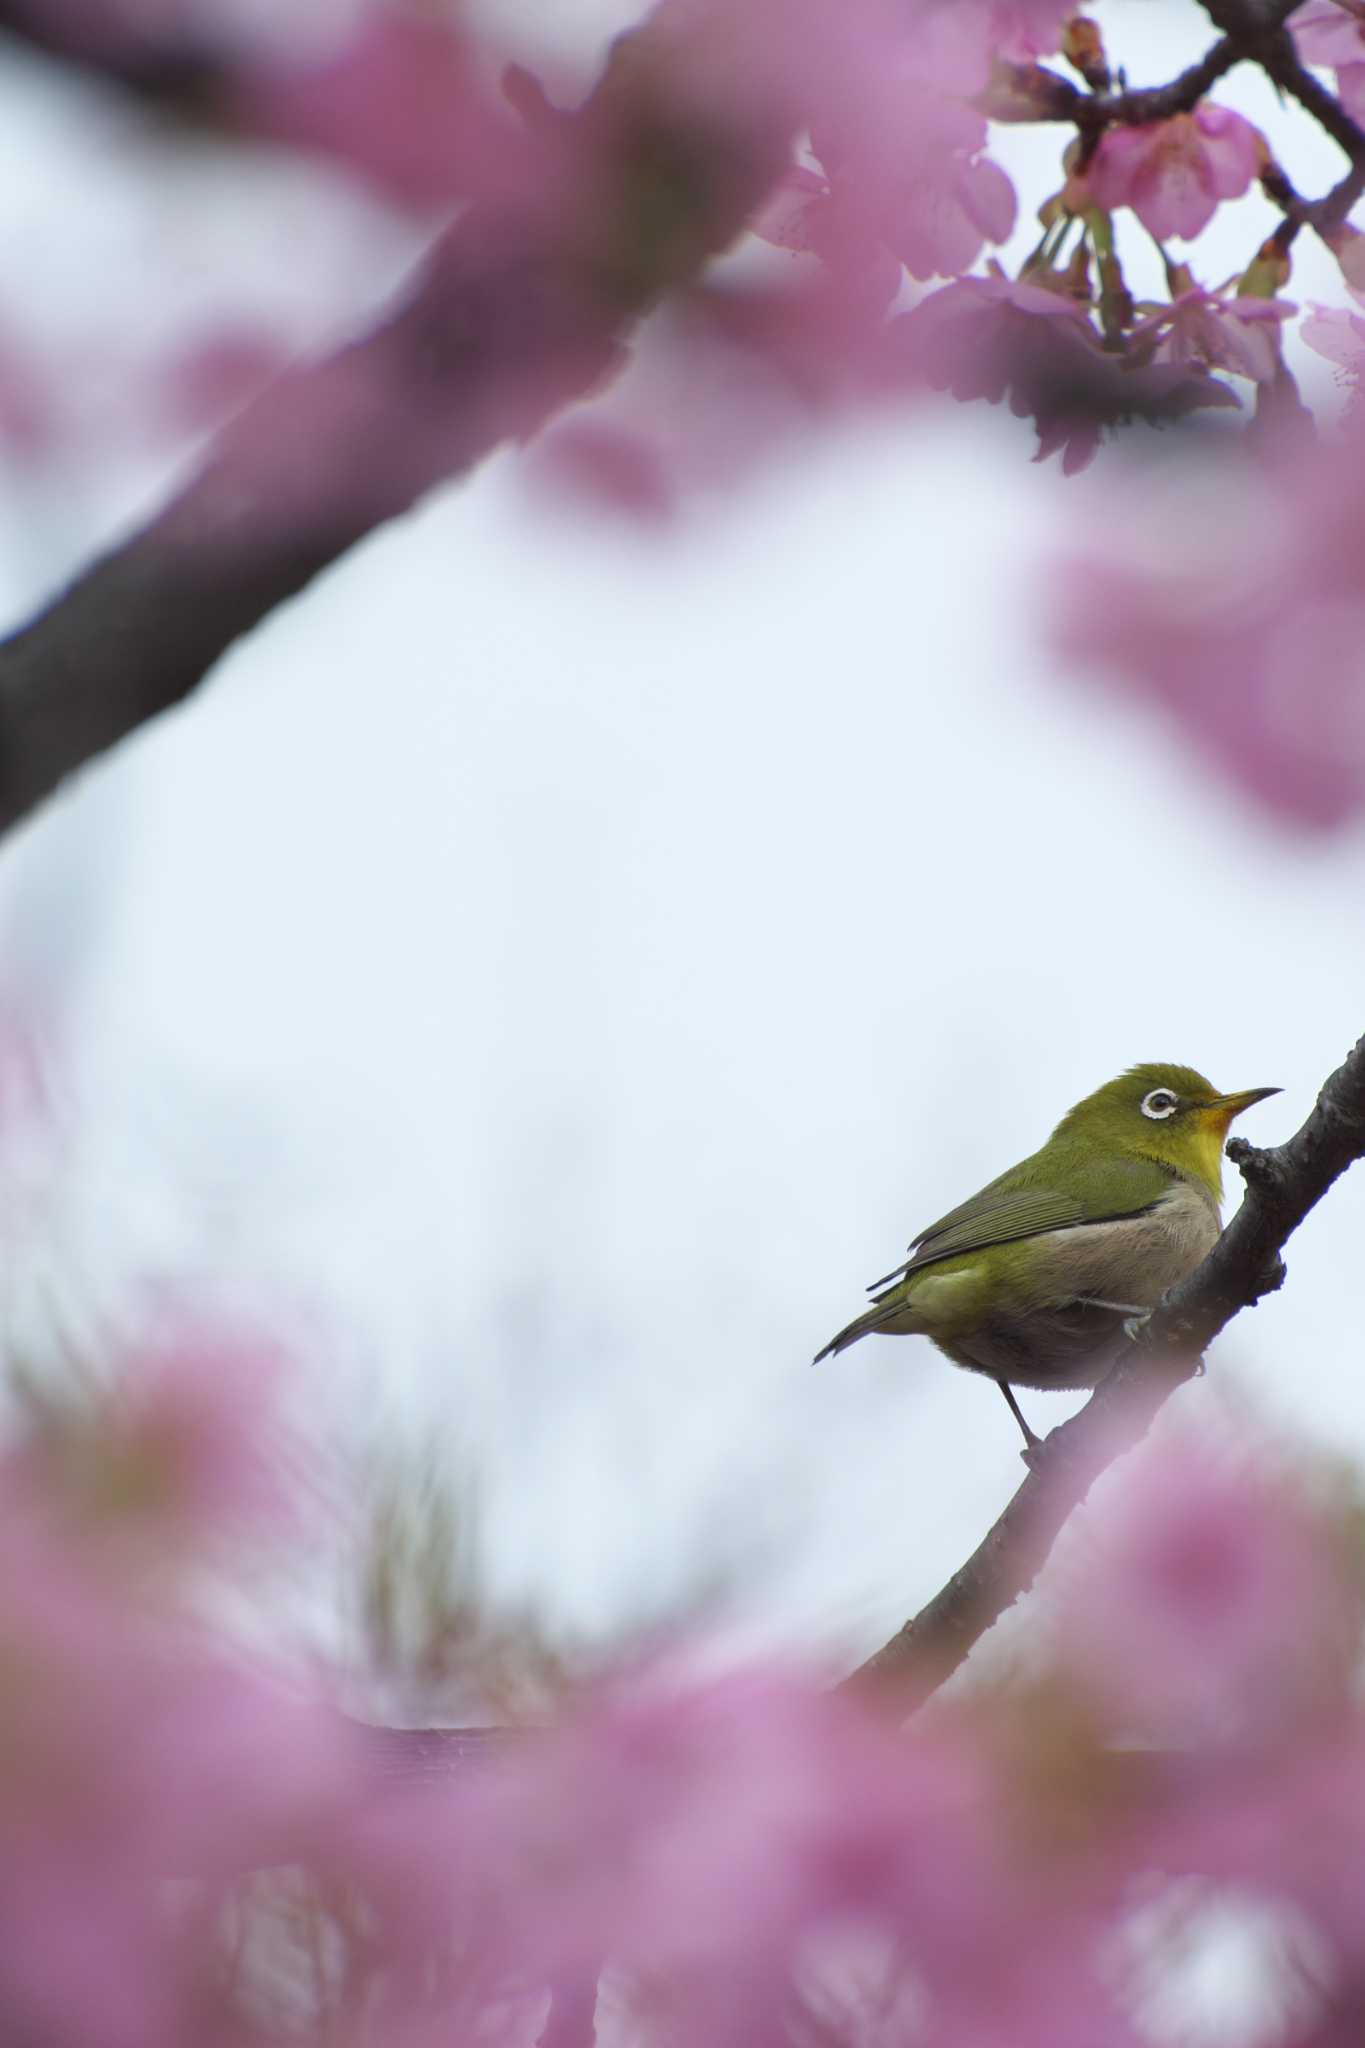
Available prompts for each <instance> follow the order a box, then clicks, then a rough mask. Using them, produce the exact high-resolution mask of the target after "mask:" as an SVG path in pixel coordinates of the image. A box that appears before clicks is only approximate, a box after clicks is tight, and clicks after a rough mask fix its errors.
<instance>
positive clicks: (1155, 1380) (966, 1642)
mask: <svg viewBox="0 0 1365 2048" xmlns="http://www.w3.org/2000/svg"><path fill="white" fill-rule="evenodd" d="M1228 1156H1229V1157H1230V1158H1231V1159H1233V1160H1234V1161H1235V1162H1236V1164H1237V1166H1238V1168H1239V1169H1240V1171H1241V1173H1242V1175H1243V1177H1244V1179H1245V1181H1246V1196H1245V1199H1244V1200H1243V1202H1242V1206H1241V1208H1240V1209H1239V1210H1238V1211H1237V1214H1236V1215H1235V1216H1234V1217H1233V1219H1232V1221H1231V1223H1230V1224H1229V1225H1228V1227H1227V1229H1226V1230H1225V1231H1224V1232H1223V1235H1222V1236H1221V1237H1220V1238H1219V1240H1218V1242H1217V1244H1216V1245H1215V1246H1214V1248H1213V1250H1212V1251H1211V1252H1210V1253H1209V1255H1208V1257H1207V1258H1206V1259H1205V1260H1204V1262H1203V1264H1202V1265H1201V1266H1199V1267H1198V1268H1197V1270H1196V1271H1195V1272H1193V1273H1192V1274H1190V1275H1189V1276H1188V1278H1187V1279H1185V1280H1182V1281H1181V1283H1180V1285H1179V1286H1178V1287H1173V1288H1172V1289H1171V1291H1170V1293H1169V1294H1167V1295H1166V1297H1165V1298H1164V1300H1163V1301H1162V1302H1161V1303H1160V1304H1159V1305H1158V1307H1157V1308H1156V1309H1155V1310H1154V1311H1153V1313H1152V1315H1151V1316H1150V1317H1149V1319H1148V1320H1147V1322H1146V1323H1145V1324H1144V1325H1143V1327H1142V1330H1141V1332H1140V1334H1139V1335H1138V1337H1137V1339H1136V1341H1135V1342H1132V1343H1126V1344H1125V1345H1124V1347H1123V1350H1122V1352H1121V1353H1120V1354H1119V1357H1118V1359H1117V1362H1116V1364H1115V1365H1114V1368H1113V1370H1112V1371H1111V1372H1110V1373H1109V1375H1108V1377H1107V1378H1106V1379H1105V1380H1104V1381H1103V1382H1102V1383H1101V1385H1100V1386H1099V1387H1098V1388H1097V1389H1096V1391H1095V1392H1094V1394H1092V1396H1091V1397H1090V1400H1089V1401H1088V1402H1087V1403H1086V1405H1085V1407H1084V1408H1083V1409H1082V1410H1081V1412H1080V1414H1079V1415H1075V1416H1073V1417H1072V1418H1071V1420H1070V1421H1069V1422H1064V1423H1063V1424H1062V1425H1061V1426H1060V1428H1058V1429H1054V1430H1053V1432H1052V1434H1051V1435H1050V1436H1049V1437H1048V1438H1047V1439H1046V1444H1045V1448H1044V1450H1043V1453H1042V1455H1041V1457H1040V1459H1039V1464H1038V1469H1037V1470H1036V1471H1034V1472H1031V1473H1030V1475H1029V1477H1028V1478H1027V1479H1026V1480H1025V1481H1024V1483H1023V1485H1022V1486H1021V1487H1020V1488H1019V1491H1018V1492H1017V1493H1016V1494H1015V1496H1014V1498H1013V1500H1012V1501H1011V1502H1010V1503H1009V1506H1008V1507H1007V1508H1006V1509H1005V1511H1004V1513H1003V1514H1002V1515H1001V1516H1000V1519H999V1520H998V1521H997V1522H996V1524H995V1526H994V1528H993V1529H992V1530H991V1531H990V1533H989V1535H988V1536H987V1537H986V1538H985V1541H984V1542H983V1543H982V1544H981V1545H980V1546H979V1547H978V1549H977V1550H976V1551H974V1552H973V1554H972V1556H971V1557H969V1558H968V1560H967V1562H966V1563H965V1564H964V1565H963V1566H962V1567H961V1569H960V1570H958V1571H957V1572H955V1573H954V1574H953V1576H952V1578H951V1579H950V1580H949V1581H948V1583H947V1585H946V1586H944V1587H943V1589H942V1591H941V1592H939V1593H936V1594H935V1596H934V1598H933V1599H932V1600H931V1601H930V1602H929V1603H928V1605H927V1606H926V1607H924V1608H922V1609H921V1611H920V1612H919V1613H918V1614H917V1615H915V1616H914V1618H913V1619H912V1620H910V1621H907V1622H906V1624H905V1626H904V1627H903V1628H901V1629H899V1630H898V1631H897V1633H896V1634H895V1635H894V1636H893V1637H892V1638H891V1640H890V1642H889V1643H887V1644H886V1645H885V1646H884V1647H883V1648H882V1649H880V1650H878V1651H877V1652H876V1654H875V1655H874V1656H872V1657H870V1658H869V1659H868V1660H867V1662H866V1663H865V1664H863V1665H861V1666H860V1667H859V1669H858V1670H857V1671H855V1672H854V1673H853V1674H852V1676H851V1677H850V1678H848V1679H846V1680H845V1681H844V1683H845V1685H847V1686H849V1687H850V1688H853V1689H856V1690H858V1691H861V1692H865V1693H867V1694H868V1695H870V1696H872V1697H874V1698H884V1699H885V1700H886V1702H887V1703H888V1704H889V1705H891V1706H893V1707H894V1708H895V1710H896V1711H897V1712H898V1713H901V1714H910V1713H913V1712H914V1710H915V1709H916V1708H917V1707H919V1706H922V1705H923V1703H924V1701H925V1700H926V1699H928V1697H929V1696H930V1694H931V1693H933V1692H934V1691H935V1690H936V1689H937V1688H938V1687H939V1686H940V1685H942V1684H943V1682H944V1680H945V1679H947V1678H949V1677H950V1676H951V1675H952V1673H953V1672H954V1671H956V1670H957V1668H958V1666H959V1665H960V1664H961V1663H962V1662H963V1660H964V1659H965V1658H966V1656H967V1654H968V1652H969V1651H970V1650H971V1649H972V1647H973V1646H974V1644H976V1643H977V1642H979V1641H980V1639H981V1637H982V1636H983V1635H984V1634H985V1633H986V1631H987V1629H988V1628H990V1627H991V1625H992V1623H993V1622H995V1621H997V1620H998V1619H999V1617H1000V1616H1001V1615H1002V1614H1003V1613H1004V1611H1005V1609H1006V1608H1007V1607H1010V1606H1011V1605H1012V1604H1013V1603H1014V1601H1015V1600H1017V1599H1018V1598H1019V1596H1020V1594H1021V1593H1025V1592H1027V1590H1028V1588H1029V1587H1030V1586H1031V1585H1032V1584H1033V1581H1034V1579H1035V1578H1036V1577H1037V1575H1038V1572H1039V1571H1040V1570H1041V1568H1042V1566H1043V1564H1044V1563H1045V1562H1046V1560H1047V1557H1048V1554H1049V1552H1050V1551H1051V1549H1052V1546H1053V1544H1054V1543H1055V1542H1056V1540H1057V1537H1058V1535H1059V1534H1060V1532H1061V1530H1062V1528H1063V1526H1064V1524H1065V1523H1066V1521H1067V1519H1068V1518H1069V1516H1070V1515H1071V1514H1072V1512H1073V1511H1074V1510H1075V1509H1076V1508H1078V1507H1079V1506H1080V1505H1081V1503H1082V1502H1083V1501H1084V1500H1085V1498H1086V1495H1087V1494H1088V1493H1089V1491H1090V1488H1091V1487H1092V1486H1093V1485H1094V1483H1095V1481H1096V1480H1097V1479H1098V1478H1099V1476H1100V1474H1101V1473H1102V1472H1104V1471H1105V1470H1106V1469H1107V1467H1108V1466H1110V1465H1111V1464H1112V1463H1113V1462H1114V1460H1115V1459H1116V1458H1118V1457H1120V1456H1122V1454H1123V1453H1124V1452H1125V1451H1128V1450H1130V1449H1131V1448H1132V1447H1133V1446H1134V1445H1135V1444H1136V1443H1138V1442H1139V1441H1140V1439H1141V1438H1142V1437H1143V1436H1144V1435H1145V1434H1146V1432H1147V1430H1148V1429H1149V1428H1150V1426H1151V1424H1152V1421H1153V1420H1154V1418H1155V1416H1156V1415H1157V1413H1158V1411H1159V1410H1160V1408H1161V1407H1162V1406H1163V1404H1164V1403H1165V1402H1166V1400H1167V1399H1168V1398H1169V1396H1170V1395H1171V1394H1173V1393H1174V1392H1175V1389H1176V1388H1177V1387H1178V1386H1180V1385H1181V1384H1182V1383H1183V1382H1184V1381H1185V1380H1188V1379H1192V1378H1193V1377H1194V1376H1195V1375H1196V1374H1197V1373H1198V1371H1199V1370H1200V1364H1201V1360H1202V1357H1203V1354H1204V1352H1205V1351H1206V1350H1207V1349H1208V1346H1209V1345H1210V1344H1211V1343H1212V1342H1213V1340H1214V1338H1215V1337H1216V1336H1217V1335H1218V1333H1219V1332H1220V1330H1222V1329H1223V1328H1224V1327H1225V1326H1226V1325H1227V1324H1228V1323H1229V1322H1230V1321H1231V1320H1232V1318H1233V1316H1235V1315H1236V1314H1237V1313H1238V1311H1239V1310H1240V1309H1243V1308H1250V1307H1251V1306H1252V1305H1253V1304H1254V1303H1255V1302H1257V1301H1259V1300H1260V1298H1261V1297H1262V1295H1264V1294H1267V1293H1270V1292H1272V1291H1273V1290H1274V1289H1275V1288H1277V1287H1278V1286H1279V1285H1280V1283H1281V1281H1282V1280H1283V1277H1284V1268H1283V1266H1282V1264H1281V1262H1280V1252H1281V1250H1282V1249H1283V1247H1284V1245H1285V1244H1286V1242H1287V1241H1288V1239H1289V1238H1290V1236H1291V1235H1292V1234H1293V1232H1294V1231H1295V1230H1297V1228H1298V1226H1299V1225H1300V1223H1302V1221H1303V1219H1304V1217H1305V1216H1306V1215H1307V1214H1308V1212H1309V1210H1310V1209H1311V1208H1313V1206H1314V1205H1315V1204H1316V1203H1317V1202H1319V1201H1321V1199H1322V1197H1323V1196H1324V1195H1325V1194H1326V1192H1327V1190H1328V1188H1330V1187H1331V1185H1332V1183H1333V1181H1335V1180H1336V1179H1337V1178H1338V1177H1339V1175H1341V1174H1342V1173H1344V1172H1345V1171H1346V1168H1347V1167H1348V1166H1350V1165H1351V1164H1352V1162H1353V1161H1354V1160H1356V1159H1360V1158H1362V1157H1365V1038H1362V1039H1361V1040H1360V1041H1359V1042H1358V1043H1357V1045H1356V1046H1355V1047H1354V1049H1353V1050H1352V1052H1351V1053H1350V1055H1349V1057H1348V1058H1347V1059H1346V1060H1345V1061H1344V1062H1343V1064H1342V1065H1341V1066H1340V1067H1338V1069H1337V1071H1336V1072H1335V1073H1334V1074H1333V1075H1332V1076H1331V1077H1330V1079H1329V1080H1327V1081H1326V1082H1325V1083H1324V1084H1323V1087H1322V1091H1321V1093H1320V1094H1319V1096H1318V1099H1317V1103H1316V1104H1315V1106H1314V1108H1313V1112H1312V1114H1311V1115H1310V1116H1309V1118H1308V1121H1307V1122H1306V1123H1305V1124H1304V1125H1303V1128H1302V1129H1301V1130H1299V1131H1298V1132H1296V1134H1295V1135H1294V1136H1293V1137H1292V1138H1290V1139H1289V1140H1288V1141H1287V1142H1286V1143H1285V1144H1283V1145H1278V1146H1275V1147H1272V1148H1271V1149H1269V1150H1265V1151H1262V1150H1260V1149H1258V1148H1257V1147H1255V1146H1252V1145H1248V1144H1247V1143H1246V1142H1245V1140H1243V1139H1234V1140H1233V1142H1232V1144H1230V1145H1229V1147H1228Z"/></svg>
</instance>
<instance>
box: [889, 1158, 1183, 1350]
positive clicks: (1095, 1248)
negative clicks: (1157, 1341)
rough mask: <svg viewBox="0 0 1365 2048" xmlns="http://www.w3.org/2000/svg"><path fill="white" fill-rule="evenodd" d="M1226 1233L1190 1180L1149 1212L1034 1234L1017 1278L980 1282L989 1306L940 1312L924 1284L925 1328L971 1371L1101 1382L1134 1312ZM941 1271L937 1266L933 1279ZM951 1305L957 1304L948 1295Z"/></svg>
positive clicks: (919, 1304)
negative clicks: (960, 1312)
mask: <svg viewBox="0 0 1365 2048" xmlns="http://www.w3.org/2000/svg"><path fill="white" fill-rule="evenodd" d="M1218 1233H1219V1221H1218V1213H1217V1211H1216V1209H1215V1208H1214V1206H1213V1203H1212V1202H1211V1201H1210V1200H1209V1199H1208V1198H1207V1197H1206V1196H1204V1195H1203V1194H1201V1193H1200V1192H1199V1190H1198V1189H1197V1188H1195V1187H1193V1186H1191V1185H1190V1184H1189V1183H1188V1182H1182V1183H1181V1184H1180V1185H1179V1186H1178V1187H1177V1188H1174V1189H1172V1191H1171V1193H1170V1194H1169V1195H1167V1196H1165V1197H1164V1198H1163V1199H1162V1200H1161V1201H1160V1202H1158V1203H1157V1204H1156V1206H1155V1208H1153V1209H1151V1210H1149V1211H1147V1212H1146V1213H1145V1214H1144V1215H1141V1216H1132V1217H1124V1218H1121V1219H1119V1220H1117V1221H1115V1222H1113V1223H1088V1224H1081V1225H1078V1226H1077V1227H1076V1228H1074V1229H1068V1230H1057V1231H1051V1232H1049V1233H1047V1235H1046V1236H1041V1237H1036V1238H1032V1239H1030V1240H1028V1244H1029V1253H1028V1257H1027V1260H1026V1261H1021V1262H1020V1266H1019V1279H1018V1282H1017V1284H1016V1285H1014V1286H1013V1287H1011V1286H1010V1285H1009V1284H1008V1281H1007V1282H1006V1285H1005V1286H1004V1287H1003V1288H1002V1287H1001V1286H1000V1284H999V1276H997V1281H996V1284H995V1285H994V1286H992V1287H991V1288H989V1289H988V1290H981V1292H982V1293H983V1294H986V1295H988V1297H989V1299H990V1307H989V1308H988V1309H984V1312H982V1313H978V1314H975V1315H971V1316H967V1315H956V1314H952V1313H946V1314H944V1315H943V1316H942V1318H941V1320H940V1318H939V1317H937V1316H936V1315H935V1313H934V1301H933V1295H934V1289H933V1287H932V1285H931V1286H928V1287H924V1288H923V1289H922V1290H921V1289H916V1290H915V1307H916V1310H917V1311H918V1312H919V1314H920V1315H922V1317H923V1320H922V1321H921V1323H920V1327H921V1328H922V1329H923V1330H924V1332H925V1334H926V1335H927V1336H929V1337H931V1338H932V1339H933V1341H934V1342H935V1343H936V1344H937V1345H938V1347H939V1349H940V1350H941V1351H943V1352H944V1353H946V1355H947V1356H948V1357H949V1358H951V1359H952V1360H953V1362H954V1364H955V1365H961V1366H965V1367H966V1368H967V1369H968V1370H969V1371H971V1372H982V1373H988V1374H989V1375H990V1377H991V1378H992V1379H998V1380H1005V1381H1007V1382H1009V1383H1010V1384H1011V1385H1014V1386H1025V1387H1089V1386H1094V1384H1095V1383H1096V1381H1097V1380H1099V1379H1101V1378H1102V1377H1103V1376H1104V1374H1105V1373H1106V1372H1107V1371H1108V1369H1109V1366H1110V1364H1111V1362H1112V1358H1113V1347H1114V1343H1115V1340H1116V1338H1117V1336H1118V1333H1119V1331H1120V1329H1121V1327H1122V1324H1123V1322H1124V1320H1125V1316H1126V1315H1128V1314H1131V1313H1132V1311H1133V1310H1135V1309H1138V1310H1140V1309H1147V1308H1152V1307H1154V1306H1155V1304H1156V1303H1157V1302H1158V1301H1159V1300H1160V1299H1161V1297H1162V1295H1163V1294H1164V1293H1165V1292H1166V1290H1167V1288H1168V1287H1173V1286H1174V1285H1175V1283H1176V1281H1177V1280H1180V1279H1182V1278H1183V1277H1184V1275H1185V1274H1186V1273H1189V1272H1192V1271H1193V1269H1194V1268H1195V1267H1196V1266H1197V1265H1198V1264H1199V1262H1200V1260H1201V1259H1203V1258H1204V1257H1205V1255H1206V1254H1207V1253H1208V1252H1209V1251H1210V1250H1211V1248H1212V1247H1213V1245H1214V1243H1215V1242H1216V1240H1217V1237H1218ZM1000 1249H1002V1250H1003V1249H1004V1248H1003V1247H1001V1248H1000ZM932 1275H933V1268H932V1267H931V1268H929V1269H928V1271H927V1272H926V1273H925V1276H924V1278H925V1280H926V1281H931V1279H932ZM960 1277H961V1278H962V1279H963V1280H968V1278H969V1276H968V1274H966V1273H963V1274H961V1276H960ZM971 1291H973V1292H975V1290H971ZM967 1292H968V1290H966V1289H964V1298H963V1300H962V1308H963V1310H964V1311H965V1310H966V1309H967V1300H966V1298H965V1296H966V1294H967ZM943 1307H944V1310H948V1309H949V1303H948V1300H947V1299H946V1297H945V1298H944V1301H943ZM936 1324H938V1327H935V1325H936Z"/></svg>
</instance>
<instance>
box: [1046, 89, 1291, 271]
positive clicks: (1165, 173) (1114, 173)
mask: <svg viewBox="0 0 1365 2048" xmlns="http://www.w3.org/2000/svg"><path fill="white" fill-rule="evenodd" d="M1263 149H1264V144H1263V142H1262V140H1261V137H1260V135H1259V133H1258V132H1257V130H1256V129H1255V128H1253V127H1252V125H1251V123H1250V122H1249V121H1245V120H1243V118H1242V116H1241V115H1240V114H1235V113H1233V112H1232V110H1231V108H1229V107H1217V106H1212V105H1210V104H1209V103H1208V102H1207V101H1204V102H1202V103H1201V104H1200V105H1199V106H1197V107H1196V108H1195V109H1194V112H1193V113H1191V114H1176V115H1173V116H1172V118H1171V119H1170V120H1168V121H1152V122H1148V123H1146V124H1144V125H1142V126H1138V127H1116V128H1108V129H1106V130H1105V133H1104V135H1103V136H1102V137H1101V139H1100V145H1099V148H1098V149H1097V150H1096V151H1095V154H1094V156H1093V158H1092V159H1091V162H1090V165H1089V167H1088V169H1087V171H1086V174H1085V175H1086V182H1087V184H1088V185H1089V188H1090V192H1091V195H1092V197H1093V198H1094V201H1095V203H1096V205H1097V206H1102V207H1105V208H1107V209H1109V210H1111V211H1112V210H1113V209H1114V208H1115V207H1119V206H1131V207H1132V209H1133V211H1134V213H1136V214H1137V216H1138V218H1139V220H1140V221H1141V222H1142V224H1143V226H1144V227H1145V228H1146V229H1147V230H1148V231H1149V233H1151V234H1153V235H1155V236H1156V238H1157V240H1158V241H1165V240H1167V239H1168V238H1169V237H1171V236H1178V237H1180V238H1181V239H1182V240H1185V241H1189V240H1190V239H1191V238H1192V237H1193V236H1195V235H1198V234H1200V233H1202V231H1203V230H1204V229H1205V228H1206V227H1207V226H1208V224H1209V222H1210V221H1211V220H1212V218H1213V216H1214V213H1215V211H1216V210H1217V207H1218V204H1219V201H1220V200H1223V199H1237V198H1240V196H1241V195H1242V193H1244V192H1245V191H1246V189H1247V187H1248V186H1249V185H1250V183H1251V181H1252V179H1253V178H1254V177H1255V176H1256V175H1257V172H1258V170H1259V168H1260V164H1261V159H1262V152H1263Z"/></svg>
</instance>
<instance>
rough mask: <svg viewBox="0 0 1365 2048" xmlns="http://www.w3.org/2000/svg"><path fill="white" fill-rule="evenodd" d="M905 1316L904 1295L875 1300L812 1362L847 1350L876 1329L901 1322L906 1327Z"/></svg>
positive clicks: (815, 1362)
mask: <svg viewBox="0 0 1365 2048" xmlns="http://www.w3.org/2000/svg"><path fill="white" fill-rule="evenodd" d="M905 1317H906V1305H905V1301H904V1298H903V1297H902V1298H901V1299H900V1300H897V1301H882V1302H874V1303H873V1304H872V1307H871V1308H869V1309H864V1311H863V1313H862V1314H861V1315H860V1316H855V1317H854V1318H853V1321H852V1322H851V1323H848V1324H846V1325H845V1327H844V1328H843V1329H842V1330H840V1331H839V1333H838V1335H837V1336H835V1337H831V1338H830V1340H829V1342H828V1344H826V1345H825V1347H824V1349H823V1350H822V1351H817V1352H816V1354H815V1356H814V1358H813V1359H812V1360H811V1364H812V1365H818V1364H819V1363H820V1360H821V1359H822V1358H834V1357H836V1356H837V1355H838V1353H839V1352H841V1351H847V1349H848V1347H849V1345H850V1344H856V1343H857V1342H858V1339H859V1338H860V1337H870V1336H871V1334H872V1332H873V1331H874V1330H885V1329H887V1328H889V1327H890V1326H891V1325H892V1324H899V1325H900V1327H901V1328H902V1329H904V1328H905V1327H906V1322H905Z"/></svg>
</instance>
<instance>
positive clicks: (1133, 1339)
mask: <svg viewBox="0 0 1365 2048" xmlns="http://www.w3.org/2000/svg"><path fill="white" fill-rule="evenodd" d="M1151 1320H1152V1311H1151V1310H1150V1309H1149V1308H1148V1309H1142V1310H1140V1311H1139V1313H1138V1314H1137V1315H1132V1316H1128V1317H1127V1318H1126V1319H1125V1321H1124V1325H1123V1334H1124V1336H1125V1337H1126V1338H1127V1339H1128V1342H1129V1343H1130V1344H1136V1343H1137V1340H1138V1338H1139V1337H1140V1336H1141V1335H1142V1333H1143V1331H1144V1330H1145V1329H1146V1327H1147V1325H1148V1323H1150V1322H1151Z"/></svg>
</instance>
